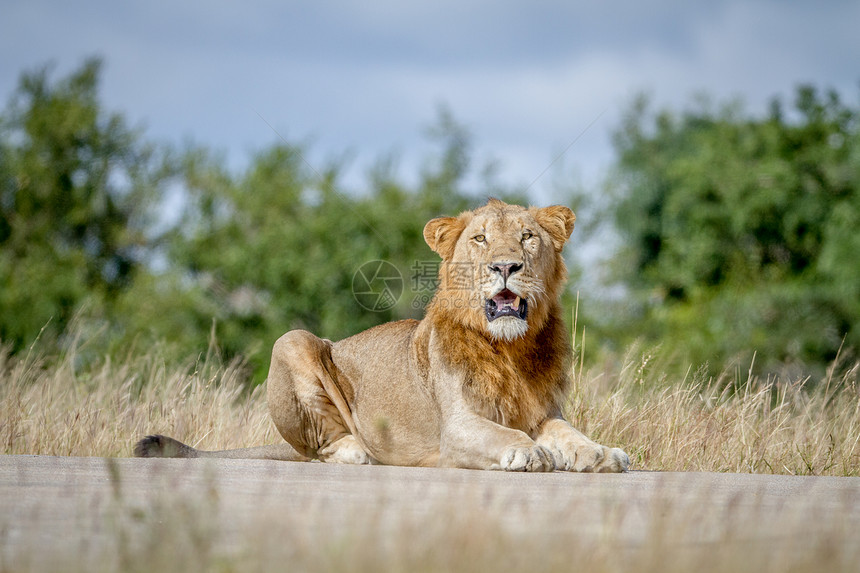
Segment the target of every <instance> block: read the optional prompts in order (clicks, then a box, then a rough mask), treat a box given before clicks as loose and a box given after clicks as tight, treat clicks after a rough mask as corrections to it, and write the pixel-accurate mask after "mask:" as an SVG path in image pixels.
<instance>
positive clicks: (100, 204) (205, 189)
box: [0, 60, 523, 382]
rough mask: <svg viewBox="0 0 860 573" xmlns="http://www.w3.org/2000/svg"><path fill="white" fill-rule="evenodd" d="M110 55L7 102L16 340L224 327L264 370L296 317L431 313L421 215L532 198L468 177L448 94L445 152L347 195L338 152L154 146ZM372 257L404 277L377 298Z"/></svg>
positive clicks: (341, 319)
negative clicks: (366, 300)
mask: <svg viewBox="0 0 860 573" xmlns="http://www.w3.org/2000/svg"><path fill="white" fill-rule="evenodd" d="M99 69H100V63H99V62H98V61H97V60H92V61H88V62H86V63H85V64H84V65H83V66H82V67H81V68H80V69H79V70H77V71H75V72H73V73H72V74H71V75H70V76H69V77H67V78H65V79H61V80H59V81H55V82H51V81H49V74H48V70H47V69H44V70H40V71H38V72H36V73H30V74H24V75H23V76H22V80H21V84H20V88H19V90H18V92H17V93H16V94H15V96H14V97H13V100H12V102H11V103H10V105H9V106H8V108H7V109H6V110H5V111H4V112H3V115H2V137H0V141H1V142H2V143H0V145H2V147H0V149H1V150H2V155H0V182H2V183H0V184H2V187H0V192H2V195H0V207H2V219H0V249H2V250H0V280H1V281H2V291H0V340H2V341H3V342H4V343H6V344H12V345H13V350H21V349H23V348H25V347H26V346H27V345H28V344H30V343H31V342H32V341H33V340H34V339H35V338H36V337H37V336H39V334H40V331H41V330H42V329H43V327H44V326H45V325H48V328H47V330H46V332H42V334H41V336H42V337H43V338H47V339H52V340H55V341H56V342H58V343H59V344H60V346H62V345H63V340H62V336H63V334H64V333H66V332H68V331H69V326H70V324H72V323H74V327H73V328H72V330H73V331H75V335H80V334H81V332H83V335H84V336H87V337H96V338H101V339H104V340H106V343H105V344H106V346H107V350H110V351H112V352H121V351H126V352H131V351H134V349H136V348H140V347H142V346H148V345H151V344H155V343H167V344H168V345H169V346H170V347H171V348H174V349H175V350H176V352H177V353H178V354H181V355H183V356H184V355H187V353H188V352H195V351H196V352H201V351H205V350H206V349H207V348H210V343H212V341H216V342H217V350H218V351H220V352H221V353H222V354H224V355H225V356H226V357H232V356H242V357H244V358H245V359H246V360H248V362H249V364H250V367H251V368H252V369H253V371H254V380H255V381H258V382H259V381H262V380H263V378H264V377H265V371H266V369H267V368H268V359H269V353H270V351H271V347H272V344H273V343H274V341H275V339H277V337H278V336H280V335H281V334H283V333H284V332H286V331H287V330H290V329H294V328H303V329H307V330H310V331H313V332H314V333H316V334H318V335H320V336H323V337H327V338H332V339H339V338H342V337H345V336H348V335H350V334H354V333H356V332H358V331H360V330H363V329H366V328H368V327H370V326H373V325H376V324H379V323H382V322H385V321H389V320H393V319H398V318H405V317H420V316H421V314H422V311H423V307H424V304H425V303H426V302H427V300H428V295H429V294H431V292H432V291H431V290H428V289H427V288H426V284H420V285H419V284H418V282H419V281H418V280H417V279H416V278H415V276H414V275H416V273H418V272H420V273H422V277H423V278H431V279H435V267H433V265H434V264H437V263H438V256H437V255H435V254H434V253H432V251H430V249H429V248H428V247H427V246H426V244H425V243H424V239H423V235H422V230H423V227H424V224H425V223H426V222H427V221H428V220H429V219H431V218H433V217H436V216H439V215H442V214H455V213H457V212H459V211H462V210H463V209H466V208H470V207H474V206H475V205H476V204H478V203H482V202H483V201H484V200H485V199H486V197H487V196H488V195H490V194H493V195H496V196H500V197H502V198H506V199H508V200H517V201H522V200H523V197H522V195H519V196H518V195H517V194H516V193H514V192H513V191H511V190H507V189H504V188H501V187H500V186H498V185H496V184H493V183H492V182H490V181H489V179H487V180H486V181H481V180H479V179H478V178H475V177H474V176H472V175H471V171H470V170H471V159H470V136H469V134H468V132H467V131H466V130H465V129H464V128H463V127H462V126H460V125H459V124H458V123H457V122H456V121H455V120H454V119H453V117H452V115H451V114H450V112H448V111H447V110H446V109H445V108H442V109H440V111H439V118H438V122H437V124H436V125H435V126H434V127H433V128H432V129H431V130H430V131H429V132H428V135H429V136H430V137H431V138H432V139H434V140H435V142H436V143H437V144H438V146H439V148H440V152H439V153H438V155H437V156H435V157H433V158H431V159H430V160H429V161H428V163H427V164H426V166H425V168H424V170H423V171H422V173H421V176H420V179H419V182H418V183H417V184H416V185H414V186H413V187H409V186H406V185H404V184H402V183H401V182H399V181H398V179H397V177H396V174H395V165H394V163H393V162H392V161H384V160H382V161H380V162H379V163H378V164H377V165H376V166H375V168H374V169H373V170H372V171H371V173H370V174H369V175H368V178H367V179H368V182H367V187H366V188H365V189H363V190H359V191H350V192H347V191H345V190H344V189H343V187H342V186H341V183H340V181H339V177H340V173H341V171H342V170H343V168H342V166H340V165H337V164H332V165H328V166H325V167H324V168H320V169H319V170H317V169H315V168H314V167H313V166H311V165H310V164H309V163H308V162H307V161H306V160H305V156H306V150H305V149H303V148H302V147H301V146H299V145H294V144H291V143H289V142H286V141H283V142H281V143H278V144H276V145H272V146H270V147H269V148H266V149H263V150H262V151H260V152H259V153H258V154H257V155H256V156H255V157H253V158H252V160H251V162H250V165H249V166H248V168H247V169H246V170H244V171H243V172H241V173H232V172H230V171H228V170H227V169H226V168H225V167H224V162H223V161H222V160H221V159H220V158H219V156H218V155H217V154H215V153H213V152H211V151H210V150H208V149H206V148H204V147H200V146H193V145H192V146H189V147H188V148H186V149H183V150H168V149H167V148H166V146H155V145H151V144H147V143H146V142H144V141H143V140H142V138H141V136H140V134H139V132H137V131H135V130H131V129H129V128H127V127H126V126H125V123H124V121H123V119H122V117H121V116H119V115H117V114H107V113H105V112H104V110H103V109H102V108H101V105H100V104H99V102H98V98H97V95H98V94H97V91H98V90H97V88H98V76H99ZM467 182H470V183H467ZM468 185H472V186H473V187H476V188H475V189H472V190H467V186H468ZM374 260H385V261H388V262H390V263H392V264H393V265H395V266H396V267H397V269H398V271H399V273H400V275H401V277H402V281H403V282H402V285H403V292H402V295H401V296H400V298H399V300H398V301H397V303H396V304H395V305H394V306H392V307H391V308H385V309H383V310H381V311H372V310H368V309H365V308H363V307H362V306H361V305H360V304H358V302H357V301H356V299H355V298H354V297H353V278H354V276H355V273H356V271H357V270H358V269H359V267H360V266H361V265H362V264H363V263H365V262H369V261H374ZM424 263H427V264H429V265H430V266H429V267H427V268H430V269H431V270H430V271H427V270H426V268H424V267H420V265H421V264H424ZM417 265H418V266H417ZM417 268H422V269H423V270H420V271H418V270H416V269H417ZM428 273H429V274H428ZM422 283H423V281H422ZM99 333H101V334H102V336H100V337H99V336H97V335H98V334H99ZM96 346H97V344H96ZM211 349H212V348H210V350H211ZM93 350H94V351H102V350H104V349H100V348H94V349H93Z"/></svg>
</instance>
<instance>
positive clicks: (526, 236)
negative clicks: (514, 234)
mask: <svg viewBox="0 0 860 573" xmlns="http://www.w3.org/2000/svg"><path fill="white" fill-rule="evenodd" d="M532 237H534V233H532V232H531V231H523V241H528V240H529V239H531V238H532Z"/></svg>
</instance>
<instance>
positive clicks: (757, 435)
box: [0, 349, 860, 476]
mask: <svg viewBox="0 0 860 573" xmlns="http://www.w3.org/2000/svg"><path fill="white" fill-rule="evenodd" d="M659 360H660V356H659V355H654V354H653V353H647V352H646V353H642V352H638V351H636V350H635V349H634V350H631V351H630V352H629V353H628V355H627V357H626V358H625V359H624V360H623V361H622V362H621V366H620V367H618V368H616V369H615V370H613V369H611V368H607V369H604V370H603V371H598V372H594V371H585V372H583V371H582V370H576V369H575V370H576V371H575V372H574V388H573V391H572V393H571V395H570V401H569V405H568V410H569V414H570V417H571V419H572V420H573V422H574V425H576V426H577V427H578V428H580V429H581V430H582V431H584V432H585V433H586V434H587V435H590V436H592V437H594V438H595V439H597V440H598V441H600V442H602V443H606V444H610V445H614V446H620V447H622V448H624V449H625V450H627V452H628V453H629V454H630V455H631V458H632V459H633V460H634V464H635V466H634V467H636V468H638V469H650V470H663V471H717V472H753V473H775V474H802V475H835V476H856V475H860V392H858V386H857V374H858V366H856V365H855V366H854V368H850V369H846V368H842V371H843V372H844V374H842V375H841V376H839V377H835V376H833V375H832V374H831V375H830V376H829V377H828V378H827V379H825V380H823V381H820V382H818V381H809V380H799V381H798V380H787V381H785V380H773V379H771V380H759V379H757V378H755V377H753V376H747V377H745V378H744V377H742V378H741V380H738V375H737V372H731V371H730V372H727V373H726V374H724V375H723V376H721V377H719V378H717V379H705V378H704V377H703V376H702V375H701V374H700V373H699V374H692V375H689V374H688V376H687V377H686V379H684V380H668V379H666V376H665V375H664V374H662V372H663V370H662V369H661V368H660V363H659ZM80 362H81V359H80V356H79V354H78V352H76V351H71V352H69V353H67V354H66V355H65V356H63V357H61V358H59V359H57V358H51V359H49V358H46V357H43V356H38V355H37V356H35V357H34V356H33V355H29V356H24V357H10V356H9V355H8V354H5V353H4V354H0V440H2V445H3V452H4V453H6V454H50V455H68V456H128V455H130V452H131V448H132V446H133V443H134V441H135V440H136V439H138V438H139V437H140V436H142V435H144V434H147V433H153V432H158V433H165V434H168V435H171V436H175V437H176V438H178V439H181V440H183V441H187V442H188V443H191V444H192V445H194V446H197V447H201V448H204V449H205V448H213V449H220V448H232V447H243V446H251V445H261V444H266V443H277V442H278V441H279V440H280V437H279V436H278V435H277V433H276V431H275V429H274V427H273V425H272V424H271V422H270V421H269V418H268V413H267V411H266V406H265V393H264V391H263V388H262V387H260V388H257V389H256V390H255V391H254V392H251V393H249V392H248V391H247V390H246V385H245V380H244V375H243V373H244V370H243V369H242V368H241V365H239V364H223V363H221V362H220V361H219V360H218V359H217V358H216V356H215V354H214V353H211V352H210V353H209V354H208V355H207V356H205V357H202V358H200V359H197V360H193V361H189V362H187V363H185V364H168V363H165V361H164V360H163V359H162V358H161V355H160V353H159V351H158V350H157V349H154V350H150V351H149V352H146V353H143V354H141V355H138V356H132V357H130V358H128V359H127V360H124V361H121V362H115V361H112V360H109V359H106V360H102V361H99V362H97V363H96V364H94V365H91V366H89V367H87V368H81V367H79V366H76V365H77V364H78V363H80ZM834 370H835V368H834Z"/></svg>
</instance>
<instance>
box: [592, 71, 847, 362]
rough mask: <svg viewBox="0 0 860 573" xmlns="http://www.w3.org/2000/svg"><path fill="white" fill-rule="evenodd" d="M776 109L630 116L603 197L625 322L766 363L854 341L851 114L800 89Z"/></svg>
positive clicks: (645, 110)
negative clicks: (624, 296)
mask: <svg viewBox="0 0 860 573" xmlns="http://www.w3.org/2000/svg"><path fill="white" fill-rule="evenodd" d="M784 107H785V106H784V104H783V102H782V101H781V100H779V99H775V100H773V103H772V105H771V110H770V112H769V114H767V115H766V116H765V117H761V118H756V117H750V116H749V115H748V114H745V113H744V112H743V109H742V107H741V106H739V105H737V104H733V105H729V106H726V107H724V108H723V109H721V110H718V111H713V110H712V109H711V108H710V107H709V106H708V105H707V104H700V105H698V106H697V107H696V108H694V109H693V110H692V111H687V112H685V113H681V114H678V113H672V112H669V111H663V112H660V113H656V114H655V113H653V112H651V111H650V110H649V106H648V105H647V103H646V102H645V100H639V101H638V102H637V103H636V104H635V105H634V106H633V107H632V109H631V110H630V111H629V112H628V114H627V117H626V120H625V121H624V123H623V125H622V127H621V129H620V130H619V131H618V133H617V134H616V138H615V145H616V150H617V153H618V163H617V175H616V177H615V179H614V183H613V185H612V194H611V200H610V204H609V211H610V212H611V213H612V214H613V215H614V223H615V227H616V229H617V231H618V234H619V236H620V237H621V240H622V244H623V248H622V250H621V252H619V253H618V255H617V256H616V258H615V260H614V270H615V276H616V277H617V279H618V280H619V281H620V282H621V284H623V285H624V286H625V287H626V289H627V291H628V293H629V294H631V295H632V296H633V298H634V300H635V301H637V308H638V311H635V312H633V313H631V314H630V316H629V321H628V322H627V323H626V324H625V325H623V327H622V328H623V329H624V330H626V331H627V332H629V333H632V334H638V335H644V336H645V337H647V338H648V339H650V340H651V341H653V342H663V343H665V344H668V345H670V346H672V347H675V348H680V349H682V350H684V351H685V354H686V357H687V358H688V359H690V360H692V361H694V362H705V361H718V362H719V363H722V361H724V360H727V359H731V358H733V357H735V356H737V355H738V354H739V353H746V356H747V359H748V358H749V356H750V355H751V354H752V352H753V351H755V352H756V353H757V362H758V364H760V365H762V367H763V368H766V369H769V370H776V369H780V368H784V367H786V366H789V365H798V366H801V367H804V368H805V367H807V366H810V365H820V364H823V363H825V362H827V361H829V360H832V359H833V358H834V357H835V355H836V353H837V351H838V350H839V348H840V345H841V344H842V342H843V338H844V340H845V342H846V345H847V346H848V347H849V348H855V349H856V348H857V347H858V344H860V305H858V301H860V297H858V295H860V290H858V289H860V257H858V253H860V242H858V239H857V237H858V235H857V233H856V225H857V223H858V217H860V123H858V120H860V111H858V109H854V108H851V107H849V106H846V105H845V104H843V103H842V102H841V101H840V98H839V97H838V95H837V94H836V93H835V92H828V93H825V94H822V93H819V92H818V91H817V90H815V89H814V88H812V87H809V86H803V87H800V88H799V89H798V90H797V93H796V97H795V101H794V106H793V109H791V110H790V111H789V112H787V113H786V112H785V111H784Z"/></svg>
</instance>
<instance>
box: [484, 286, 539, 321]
mask: <svg viewBox="0 0 860 573" xmlns="http://www.w3.org/2000/svg"><path fill="white" fill-rule="evenodd" d="M528 310H529V306H528V303H526V301H525V299H522V298H520V297H519V296H518V295H515V294H514V293H512V292H511V291H509V290H508V289H504V290H502V291H500V292H499V294H497V295H496V296H494V297H493V298H488V299H487V303H486V305H485V306H484V312H485V313H486V314H487V320H488V321H490V322H493V321H494V320H496V319H497V318H501V317H503V316H513V317H515V318H520V319H522V320H525V319H526V314H527V313H528Z"/></svg>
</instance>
